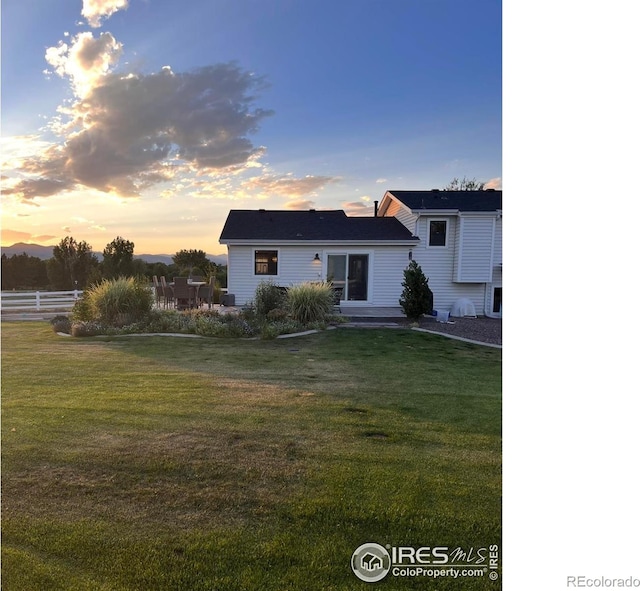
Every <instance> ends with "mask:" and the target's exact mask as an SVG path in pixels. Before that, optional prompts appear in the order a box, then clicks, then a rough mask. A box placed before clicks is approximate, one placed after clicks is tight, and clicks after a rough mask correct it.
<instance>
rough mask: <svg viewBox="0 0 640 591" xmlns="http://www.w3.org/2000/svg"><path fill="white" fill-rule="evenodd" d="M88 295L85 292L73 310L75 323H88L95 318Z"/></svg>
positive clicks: (72, 316)
mask: <svg viewBox="0 0 640 591" xmlns="http://www.w3.org/2000/svg"><path fill="white" fill-rule="evenodd" d="M87 293H88V292H87V291H86V290H85V291H84V293H83V294H82V295H81V296H80V297H79V298H78V299H77V300H76V302H75V304H73V308H71V320H73V321H74V322H88V321H89V320H91V319H92V318H93V317H94V315H93V311H92V309H91V303H90V302H89V298H88V297H87Z"/></svg>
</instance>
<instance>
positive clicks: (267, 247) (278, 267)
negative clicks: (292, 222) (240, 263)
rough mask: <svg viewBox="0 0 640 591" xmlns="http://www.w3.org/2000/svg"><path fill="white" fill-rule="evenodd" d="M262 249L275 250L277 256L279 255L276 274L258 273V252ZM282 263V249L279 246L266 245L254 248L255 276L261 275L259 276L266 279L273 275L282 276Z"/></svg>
mask: <svg viewBox="0 0 640 591" xmlns="http://www.w3.org/2000/svg"><path fill="white" fill-rule="evenodd" d="M261 251H275V252H276V253H277V254H276V257H278V262H277V263H276V265H277V273H276V274H275V275H267V274H263V273H256V253H258V252H261ZM281 263H282V260H281V259H280V249H279V248H273V247H271V246H264V247H258V248H254V249H253V260H252V265H253V276H254V277H259V278H261V279H262V278H264V279H269V278H271V277H280V264H281Z"/></svg>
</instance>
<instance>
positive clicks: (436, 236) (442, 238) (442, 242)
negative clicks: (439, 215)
mask: <svg viewBox="0 0 640 591" xmlns="http://www.w3.org/2000/svg"><path fill="white" fill-rule="evenodd" d="M446 245H447V221H446V220H429V246H446Z"/></svg>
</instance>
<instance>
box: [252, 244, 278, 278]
mask: <svg viewBox="0 0 640 591" xmlns="http://www.w3.org/2000/svg"><path fill="white" fill-rule="evenodd" d="M255 274H256V275H277V274H278V251H277V250H256V251H255Z"/></svg>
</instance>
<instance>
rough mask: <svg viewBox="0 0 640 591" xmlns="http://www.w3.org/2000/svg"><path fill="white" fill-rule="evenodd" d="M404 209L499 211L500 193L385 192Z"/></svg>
mask: <svg viewBox="0 0 640 591" xmlns="http://www.w3.org/2000/svg"><path fill="white" fill-rule="evenodd" d="M387 193H388V194H389V195H391V196H392V197H395V198H396V199H397V200H398V201H399V202H400V203H402V204H403V205H404V206H405V207H408V208H409V209H411V210H412V211H420V210H440V209H441V210H445V209H446V210H454V211H500V210H502V191H496V190H493V189H489V190H486V191H440V190H439V189H432V190H431V191H387Z"/></svg>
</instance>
